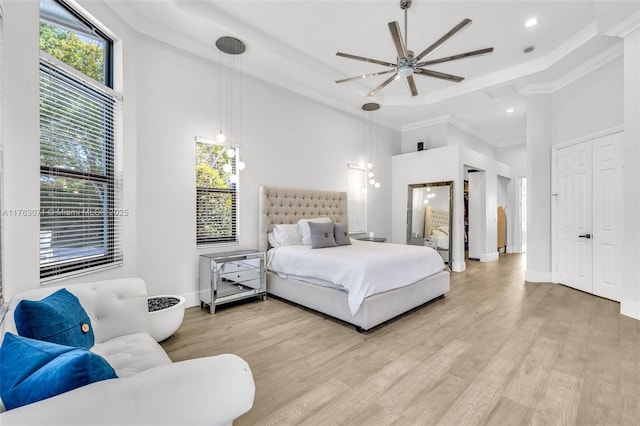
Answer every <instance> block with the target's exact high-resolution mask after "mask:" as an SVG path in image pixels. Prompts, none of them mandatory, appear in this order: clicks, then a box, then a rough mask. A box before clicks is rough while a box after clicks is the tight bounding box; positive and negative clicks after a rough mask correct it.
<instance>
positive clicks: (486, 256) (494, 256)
mask: <svg viewBox="0 0 640 426" xmlns="http://www.w3.org/2000/svg"><path fill="white" fill-rule="evenodd" d="M498 259H500V254H499V253H498V252H497V251H496V252H493V253H483V254H481V255H480V262H494V261H496V260H498Z"/></svg>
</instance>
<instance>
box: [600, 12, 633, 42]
mask: <svg viewBox="0 0 640 426" xmlns="http://www.w3.org/2000/svg"><path fill="white" fill-rule="evenodd" d="M638 29H640V11H638V12H636V13H634V14H633V15H631V16H629V17H628V18H627V19H625V20H624V21H622V22H620V23H619V24H618V25H616V26H615V27H613V28H611V29H610V30H609V31H607V33H606V34H607V35H608V36H611V37H620V38H625V37H626V36H628V35H629V34H631V33H632V32H634V31H635V30H638Z"/></svg>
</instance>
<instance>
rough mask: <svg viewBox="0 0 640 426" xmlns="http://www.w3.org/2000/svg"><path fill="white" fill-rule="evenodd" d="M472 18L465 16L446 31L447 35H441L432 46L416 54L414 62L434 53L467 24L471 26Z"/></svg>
mask: <svg viewBox="0 0 640 426" xmlns="http://www.w3.org/2000/svg"><path fill="white" fill-rule="evenodd" d="M471 22H473V21H471V19H469V18H465V19H463V20H462V22H460V23H459V24H458V25H456V26H455V27H453V28H452V29H451V31H449V32H448V33H446V34H445V35H443V36H442V37H440V39H439V40H438V41H436V42H435V43H433V44H432V45H431V46H429V47H427V48H426V49H425V50H424V51H423V52H422V53H420V54H419V55H418V56H416V57H415V58H414V59H413V63H416V62H419V61H420V59H422V58H424V57H426V56H429V55H430V54H432V53H433V52H435V50H436V49H437V48H439V47H440V46H441V45H442V44H443V43H444V42H445V41H447V40H449V39H450V38H451V37H453V36H454V35H455V34H456V33H457V32H458V31H460V30H463V29H464V28H466V27H467V26H469V25H470V24H471Z"/></svg>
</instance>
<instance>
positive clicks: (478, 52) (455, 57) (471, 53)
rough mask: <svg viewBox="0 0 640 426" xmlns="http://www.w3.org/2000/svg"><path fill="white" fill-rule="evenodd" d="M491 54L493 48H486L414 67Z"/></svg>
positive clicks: (418, 65)
mask: <svg viewBox="0 0 640 426" xmlns="http://www.w3.org/2000/svg"><path fill="white" fill-rule="evenodd" d="M491 52H493V47H488V48H486V49H480V50H474V51H472V52H466V53H460V54H458V55H453V56H447V57H446V58H440V59H434V60H432V61H426V62H420V63H419V64H416V65H415V66H416V67H426V66H427V65H433V64H441V63H443V62H449V61H455V60H457V59H463V58H468V57H469V56H477V55H485V54H487V53H491Z"/></svg>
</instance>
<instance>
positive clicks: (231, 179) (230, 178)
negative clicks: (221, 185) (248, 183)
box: [229, 175, 238, 183]
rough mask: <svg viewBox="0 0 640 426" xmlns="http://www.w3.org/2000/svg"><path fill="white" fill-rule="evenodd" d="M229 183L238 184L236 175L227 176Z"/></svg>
mask: <svg viewBox="0 0 640 426" xmlns="http://www.w3.org/2000/svg"><path fill="white" fill-rule="evenodd" d="M229 181H230V182H231V183H238V175H231V176H229Z"/></svg>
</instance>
